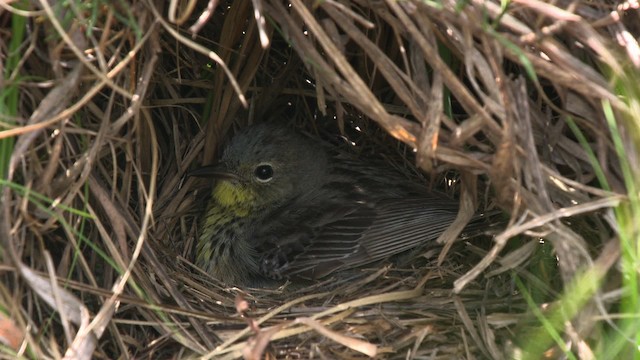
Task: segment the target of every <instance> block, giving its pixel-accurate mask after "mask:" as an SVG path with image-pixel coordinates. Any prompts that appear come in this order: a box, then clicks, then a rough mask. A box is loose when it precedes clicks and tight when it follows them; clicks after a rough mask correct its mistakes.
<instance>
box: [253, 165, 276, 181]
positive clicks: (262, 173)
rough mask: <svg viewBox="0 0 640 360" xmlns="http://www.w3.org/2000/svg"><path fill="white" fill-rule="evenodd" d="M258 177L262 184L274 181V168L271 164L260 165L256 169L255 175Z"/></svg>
mask: <svg viewBox="0 0 640 360" xmlns="http://www.w3.org/2000/svg"><path fill="white" fill-rule="evenodd" d="M254 174H255V175H256V179H258V181H260V182H269V181H271V179H273V167H272V166H271V165H270V164H260V165H258V167H256V171H255V173H254Z"/></svg>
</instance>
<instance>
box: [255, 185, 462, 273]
mask: <svg viewBox="0 0 640 360" xmlns="http://www.w3.org/2000/svg"><path fill="white" fill-rule="evenodd" d="M456 214H457V203H455V202H454V201H452V200H450V199H441V198H439V197H438V198H433V199H431V198H415V199H414V198H410V199H406V198H405V199H386V200H382V201H379V202H378V203H376V204H367V203H364V202H357V203H352V204H351V205H350V206H341V207H334V208H324V209H321V210H318V209H316V210H314V213H311V214H307V215H309V216H308V217H306V216H305V217H302V218H298V219H297V220H298V221H297V224H295V229H296V231H286V229H285V230H284V231H282V230H283V229H282V228H281V231H279V233H280V234H287V236H284V237H279V238H275V237H273V238H272V241H268V242H267V243H269V247H270V248H265V249H264V251H261V253H262V254H263V257H262V260H261V264H262V265H263V267H262V269H263V272H264V273H265V275H266V276H269V277H281V276H287V277H296V276H297V277H303V278H311V279H317V278H321V277H323V276H326V275H328V274H329V273H331V272H333V271H336V270H340V269H344V268H352V267H358V266H362V265H365V264H368V263H371V262H375V261H378V260H382V259H385V258H388V257H389V256H392V255H395V254H398V253H400V252H403V251H406V250H409V249H411V248H414V247H416V246H418V245H420V244H423V243H426V242H429V241H432V240H435V239H436V238H437V237H438V236H439V235H440V234H441V233H442V232H443V231H444V230H445V229H446V228H447V227H448V226H449V225H450V224H451V222H453V220H454V219H455V217H456Z"/></svg>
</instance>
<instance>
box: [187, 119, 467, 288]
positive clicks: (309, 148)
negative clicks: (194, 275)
mask: <svg viewBox="0 0 640 360" xmlns="http://www.w3.org/2000/svg"><path fill="white" fill-rule="evenodd" d="M189 176H196V177H204V178H208V179H212V180H213V187H212V191H211V198H210V200H209V202H208V205H207V209H206V212H205V215H204V217H203V221H202V224H201V231H200V235H199V238H198V240H197V244H196V249H195V265H196V266H198V267H200V268H201V269H202V270H204V271H205V272H206V273H208V274H209V275H210V276H212V277H213V278H215V279H217V280H219V281H221V282H223V283H225V284H228V285H233V286H248V287H263V286H265V284H273V283H274V282H275V283H278V282H281V281H283V280H291V281H296V280H300V281H318V280H320V279H323V278H325V277H327V276H328V275H330V274H333V273H338V272H340V271H343V270H347V269H354V268H358V267H361V266H364V265H368V264H372V263H376V262H381V261H382V260H385V259H388V258H389V257H391V256H393V255H396V254H399V253H403V252H406V251H408V250H411V249H414V248H416V247H421V246H429V245H435V240H436V239H437V238H438V237H439V236H440V234H442V233H443V232H444V231H445V230H446V229H447V227H448V226H449V225H450V224H451V223H452V222H453V221H454V219H455V218H456V215H457V213H458V208H459V206H458V202H457V201H455V200H453V199H451V198H449V197H448V196H446V195H444V194H443V193H440V192H435V191H428V190H427V189H426V187H425V186H424V185H423V184H420V183H419V182H416V181H414V180H411V179H408V178H407V177H406V176H405V175H404V174H401V173H399V172H398V171H396V170H393V169H390V168H389V166H385V165H384V164H382V163H380V162H376V161H369V160H366V159H360V158H357V157H356V156H355V155H353V154H351V153H349V152H347V151H345V150H344V149H339V148H338V147H336V146H329V145H327V144H326V143H323V142H321V141H318V140H316V139H314V138H311V137H307V136H305V135H302V134H301V133H299V132H297V131H295V130H293V129H291V128H290V127H286V126H283V125H278V124H274V123H269V122H263V123H258V124H255V125H251V126H249V127H247V128H245V129H244V130H242V131H240V132H238V133H237V134H236V135H235V136H233V137H232V138H231V140H230V141H229V143H228V145H227V146H226V147H225V148H224V150H223V152H222V156H221V157H220V159H219V161H218V162H217V163H216V164H214V165H209V166H204V167H201V168H198V169H195V170H193V171H191V172H189ZM472 221H473V220H472Z"/></svg>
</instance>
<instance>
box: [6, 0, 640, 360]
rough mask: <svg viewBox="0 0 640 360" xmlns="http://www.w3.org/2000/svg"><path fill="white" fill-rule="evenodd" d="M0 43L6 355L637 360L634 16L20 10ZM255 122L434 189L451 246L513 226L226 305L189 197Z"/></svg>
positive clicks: (245, 294) (405, 7) (557, 11)
mask: <svg viewBox="0 0 640 360" xmlns="http://www.w3.org/2000/svg"><path fill="white" fill-rule="evenodd" d="M165 5H167V6H166V7H163V6H165ZM634 19H635V20H634ZM0 23H1V24H2V33H1V34H0V36H1V38H2V40H3V41H2V43H1V44H2V45H1V46H2V53H3V54H5V55H4V56H3V57H2V59H3V73H4V77H3V80H2V81H3V83H2V84H1V85H0V87H1V88H2V89H3V90H2V94H1V96H0V97H1V98H2V103H1V105H2V125H3V126H2V129H1V131H0V134H2V136H1V138H0V141H2V148H3V151H2V153H1V154H2V159H3V160H2V168H1V169H2V171H3V172H4V173H5V174H7V176H6V177H5V180H4V181H3V183H2V184H3V194H2V202H1V205H2V219H1V224H2V225H1V227H0V238H1V239H2V242H3V249H2V252H1V257H2V260H3V266H2V272H0V276H1V277H2V282H1V283H0V290H1V291H0V304H1V306H2V308H3V309H4V310H3V311H2V312H0V339H2V341H3V344H4V345H5V346H4V347H3V350H2V354H3V356H6V357H14V356H22V357H30V358H57V357H61V356H69V358H92V357H94V358H130V357H135V358H140V357H150V358H165V357H169V356H171V357H174V358H182V357H189V358H191V357H198V356H205V357H208V358H237V357H242V356H244V357H245V358H249V359H254V358H260V357H261V356H267V357H269V358H290V359H295V358H300V359H304V358H311V357H316V358H365V357H367V356H377V357H379V358H397V359H400V358H402V359H417V358H426V357H429V358H432V359H450V358H496V359H501V358H512V357H519V356H521V357H531V358H539V357H540V356H542V354H544V355H545V356H547V357H551V358H554V357H562V356H570V357H571V356H579V357H581V358H582V357H584V358H590V357H597V358H605V357H610V358H615V357H617V356H620V357H623V356H624V355H625V354H627V355H631V354H632V353H633V352H634V351H636V350H635V349H636V348H637V344H635V345H634V340H633V339H636V338H637V334H636V331H637V328H638V326H639V323H638V319H637V316H635V317H634V316H627V315H629V314H633V313H634V312H635V311H637V306H638V305H637V304H638V303H640V301H639V300H638V294H636V292H635V291H633V290H632V289H635V288H637V279H636V277H637V273H636V269H637V268H638V266H639V265H638V264H639V261H640V260H639V259H638V257H637V254H638V240H637V239H638V228H637V220H634V219H638V218H639V217H638V216H640V214H638V207H637V204H638V191H637V185H636V183H635V179H637V178H638V176H637V175H638V174H637V172H638V169H640V164H639V163H638V149H637V147H636V146H637V145H636V144H637V143H638V142H637V141H638V136H639V134H640V133H639V132H638V125H637V118H638V115H639V113H638V106H637V103H638V99H640V89H639V88H638V83H639V82H638V79H639V78H638V66H640V51H639V50H640V48H639V46H638V42H637V41H636V40H637V38H638V37H639V36H640V29H639V28H638V12H637V4H635V3H633V2H624V3H619V4H612V3H610V2H607V1H603V0H597V1H591V2H588V3H583V2H569V1H558V2H555V3H554V4H550V3H543V2H536V1H526V0H523V1H514V2H510V3H502V4H501V3H500V2H498V1H470V2H454V1H443V2H422V1H401V2H397V1H393V0H387V1H363V0H356V1H353V2H348V1H344V2H339V1H323V2H309V1H308V2H302V1H299V0H292V1H291V2H290V3H283V2H281V1H271V0H267V1H261V0H254V1H253V2H247V1H236V2H231V1H222V2H217V1H210V2H208V3H207V2H204V1H203V2H199V3H196V2H188V3H184V2H182V3H179V2H177V1H171V2H169V4H163V3H162V2H156V3H153V2H151V1H146V2H131V3H129V2H126V1H125V2H118V3H113V4H111V3H106V2H105V3H96V2H93V3H87V2H78V3H73V2H65V3H58V4H49V3H47V2H27V1H25V2H15V3H10V4H4V5H2V7H1V8H0ZM259 121H280V122H286V123H288V124H290V125H291V126H292V127H296V128H298V129H299V130H300V131H305V132H307V133H309V134H312V136H316V137H319V138H323V139H328V140H329V141H335V140H336V139H339V138H340V136H342V137H343V138H346V139H349V144H351V143H353V144H356V146H349V145H345V143H344V142H343V143H342V144H336V146H345V148H347V149H348V151H352V152H354V153H358V154H364V156H371V155H372V154H374V155H375V156H379V157H381V158H383V159H384V160H385V161H386V162H387V163H388V166H390V167H395V168H397V169H398V170H400V171H405V172H406V173H407V176H411V177H416V176H417V177H418V178H420V177H421V176H422V174H429V175H428V176H427V178H426V179H425V178H422V179H417V180H416V181H423V182H424V183H425V186H432V187H438V188H441V189H442V188H445V189H446V190H447V191H450V192H451V193H452V194H455V195H454V196H455V197H457V198H459V199H460V203H461V211H460V214H459V218H458V221H456V223H454V225H453V226H452V229H453V230H456V228H457V230H459V229H460V228H461V227H462V226H464V223H465V221H466V220H468V219H469V217H470V216H471V215H472V214H473V213H474V212H476V211H495V209H500V211H501V212H502V213H503V214H504V217H503V219H504V221H503V222H502V223H501V224H500V225H499V226H498V227H495V228H493V229H492V234H488V235H484V236H480V237H476V238H471V239H458V241H454V240H456V239H453V238H452V239H448V240H447V239H444V240H443V241H444V243H445V246H444V247H443V248H442V249H443V250H438V251H435V252H434V251H432V252H429V253H419V254H412V256H411V257H410V258H404V259H402V260H403V261H400V262H390V263H387V264H384V266H373V267H371V268H366V269H358V270H357V271H354V272H353V273H349V274H348V275H343V276H338V277H334V278H330V279H328V280H326V281H324V282H320V283H317V284H313V285H309V286H302V287H296V286H293V285H292V284H287V285H285V286H284V287H281V288H278V289H270V290H265V289H238V288H230V287H228V286H226V285H225V284H222V283H219V282H217V281H216V280H215V279H212V278H211V277H209V276H207V275H206V274H203V273H202V272H201V271H199V269H197V268H196V267H195V266H193V264H192V263H191V261H192V260H193V248H194V240H195V239H197V236H198V234H199V226H198V224H199V219H200V217H201V215H202V211H203V209H204V207H205V206H206V198H207V196H208V188H207V184H206V183H203V182H198V181H196V180H195V179H185V177H184V175H185V173H186V172H187V171H188V169H190V168H193V167H195V166H198V165H199V164H208V163H211V162H213V161H214V160H215V159H216V157H217V153H218V151H219V150H220V148H221V146H223V145H224V143H225V139H227V138H228V136H229V135H231V134H232V133H233V132H234V131H235V130H236V129H237V128H241V127H243V126H246V125H247V124H249V123H252V122H259ZM336 142H337V143H340V141H336ZM416 164H417V165H416ZM445 183H446V184H445ZM453 230H452V231H453ZM445 240H446V241H445ZM621 249H623V251H622V250H621ZM621 254H622V255H621ZM616 263H619V264H621V266H619V267H616V266H614V265H615V264H616ZM634 309H635V310H634ZM605 355H606V356H605Z"/></svg>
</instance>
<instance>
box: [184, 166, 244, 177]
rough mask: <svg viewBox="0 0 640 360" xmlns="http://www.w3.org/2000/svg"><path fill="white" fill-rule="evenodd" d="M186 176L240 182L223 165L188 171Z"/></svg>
mask: <svg viewBox="0 0 640 360" xmlns="http://www.w3.org/2000/svg"><path fill="white" fill-rule="evenodd" d="M187 176H196V177H208V178H215V179H221V180H234V181H240V177H239V176H238V175H236V174H234V173H233V172H231V171H230V170H229V169H227V167H226V166H225V165H224V164H216V165H209V166H203V167H201V168H198V169H195V170H192V171H189V172H188V173H187Z"/></svg>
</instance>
